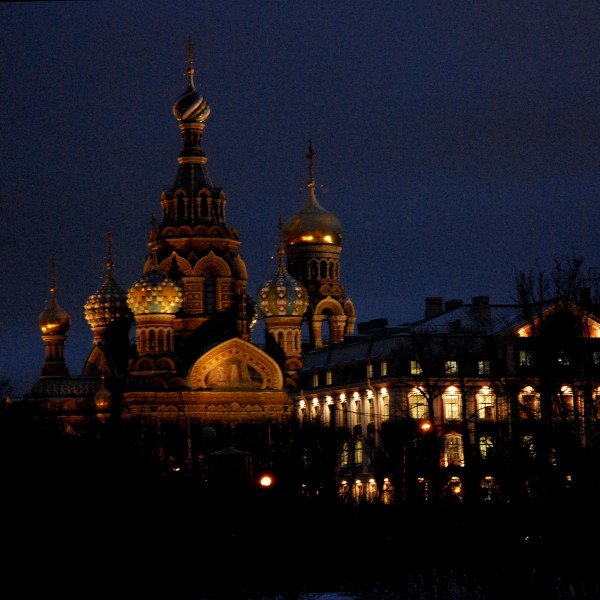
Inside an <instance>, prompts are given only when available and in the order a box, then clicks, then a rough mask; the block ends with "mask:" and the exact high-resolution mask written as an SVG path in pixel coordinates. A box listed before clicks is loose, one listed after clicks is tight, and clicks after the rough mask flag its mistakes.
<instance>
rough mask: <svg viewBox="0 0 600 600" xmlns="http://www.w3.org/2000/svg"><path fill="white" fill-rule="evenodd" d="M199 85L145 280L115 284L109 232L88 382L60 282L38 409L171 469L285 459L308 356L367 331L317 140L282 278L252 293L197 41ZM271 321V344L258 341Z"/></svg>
mask: <svg viewBox="0 0 600 600" xmlns="http://www.w3.org/2000/svg"><path fill="white" fill-rule="evenodd" d="M186 78H187V87H186V89H185V90H184V91H183V93H182V94H181V95H180V96H179V97H178V98H177V99H176V100H175V102H174V105H173V109H172V112H173V116H174V119H175V121H176V122H177V124H178V127H179V130H180V133H181V140H182V147H181V151H180V152H179V156H178V157H177V163H178V165H179V167H178V170H177V173H176V174H175V178H174V182H173V185H172V187H171V188H170V189H168V190H166V191H164V192H163V193H162V195H161V197H160V215H161V216H160V218H159V219H153V223H152V229H151V231H150V232H149V237H148V254H147V257H146V260H145V263H144V264H143V265H140V277H139V279H138V280H137V281H135V282H134V283H133V284H132V285H131V286H130V287H129V288H128V289H123V288H122V287H121V284H120V283H119V282H117V281H116V280H115V277H114V275H113V258H112V245H111V239H110V234H109V236H108V248H107V257H106V266H105V276H104V280H103V281H102V284H101V286H100V287H99V289H98V290H96V291H94V292H93V293H91V294H90V295H89V298H88V300H87V302H86V304H85V307H84V310H85V317H86V320H87V322H88V324H89V326H90V328H91V331H92V334H93V347H92V348H91V350H90V353H89V356H88V358H87V360H86V362H85V366H84V368H83V372H82V374H81V375H72V374H71V373H70V372H69V369H68V365H67V364H66V362H65V358H64V347H65V343H67V341H66V340H67V332H68V329H69V325H70V316H69V314H68V312H67V311H66V310H65V309H64V308H63V307H61V305H60V304H59V298H58V296H59V294H58V290H57V289H56V285H55V275H54V274H53V275H52V277H51V279H52V282H51V286H50V298H49V300H48V301H47V305H46V308H45V309H44V310H43V312H42V313H41V314H40V316H39V329H40V332H41V336H42V341H43V345H44V349H45V360H44V364H43V367H42V370H41V376H40V378H39V380H38V381H37V382H36V383H35V384H34V385H33V386H32V388H31V389H30V390H29V392H28V393H27V394H26V396H25V401H26V402H27V403H28V404H29V405H30V406H35V407H36V409H35V411H34V412H35V415H36V419H39V420H41V421H45V422H46V423H53V424H54V426H56V427H57V428H58V429H59V430H60V431H63V432H65V433H66V434H73V435H85V434H86V430H87V429H89V428H90V427H93V429H94V430H96V429H97V428H98V427H99V426H100V427H101V426H102V425H103V424H104V425H106V424H107V423H109V422H111V421H114V420H115V419H116V420H118V421H119V422H120V423H122V424H125V426H126V427H127V428H128V429H129V430H130V431H133V432H135V433H134V434H133V435H134V436H137V438H139V440H142V439H143V440H144V441H143V445H144V451H147V452H148V453H150V454H151V455H153V456H155V458H156V460H157V461H158V462H160V463H161V464H162V465H163V467H164V469H166V470H169V471H180V470H183V469H187V470H191V469H193V468H194V466H195V462H196V461H197V459H198V456H201V455H203V454H204V453H206V452H207V451H208V450H210V451H218V450H225V449H231V450H232V451H233V450H234V448H243V449H244V451H245V450H248V451H249V452H250V453H251V454H252V455H253V458H254V459H255V460H257V461H258V462H259V463H260V464H272V462H273V460H272V448H273V445H274V444H275V443H276V442H277V440H276V439H275V437H276V436H277V435H278V432H280V433H281V432H283V431H286V430H287V428H288V427H289V426H290V422H291V419H292V415H293V402H294V397H293V394H294V392H295V391H297V381H298V377H299V373H300V370H301V368H302V356H303V354H304V353H305V352H306V351H308V350H310V349H313V348H319V347H321V346H322V345H323V344H324V343H330V342H331V343H332V342H341V341H342V340H343V339H344V337H345V336H347V335H349V334H351V333H352V332H353V329H354V326H355V313H354V306H353V304H352V301H351V300H350V299H349V298H348V297H347V296H346V294H345V290H344V287H343V285H342V284H341V282H340V252H341V240H342V227H341V224H340V222H339V220H338V219H337V218H336V217H335V216H334V215H333V214H331V213H330V212H329V211H327V210H326V209H325V208H323V207H322V206H321V204H320V203H319V201H318V199H317V196H316V192H315V180H314V177H313V172H312V170H313V158H314V150H313V148H312V144H310V145H309V149H308V153H307V163H308V185H307V193H306V200H305V202H304V204H303V205H302V206H301V207H299V210H298V212H297V213H295V214H292V215H291V216H290V218H289V219H288V220H287V221H286V222H285V223H281V224H280V227H279V232H278V234H279V257H278V266H277V270H276V272H275V273H273V277H272V279H270V280H268V281H266V282H265V283H264V284H263V285H262V286H261V287H260V289H259V290H258V291H255V290H248V289H247V281H248V274H247V270H246V264H245V263H244V259H243V257H242V255H241V254H240V252H239V246H240V233H239V232H238V230H237V229H235V228H234V227H231V226H230V225H229V224H228V223H227V220H226V205H227V196H226V193H225V191H224V189H223V188H221V187H219V186H216V185H214V184H213V182H212V179H211V177H210V174H209V171H208V168H207V162H208V157H207V156H206V154H205V152H204V150H203V148H202V136H203V133H204V128H205V126H206V124H207V122H208V118H209V116H210V112H211V111H210V106H209V104H208V101H207V100H206V99H205V98H204V97H203V96H202V94H201V93H200V92H199V91H198V89H197V87H196V83H195V81H194V66H193V58H192V54H191V46H190V49H189V51H188V68H187V73H186ZM53 271H54V267H53ZM259 318H262V319H264V324H265V338H266V339H265V340H264V344H262V345H258V344H255V343H252V341H251V335H252V329H253V326H254V325H255V324H256V322H257V319H259ZM133 333H134V336H135V344H133V343H132V340H133V335H132V334H133ZM281 435H284V434H283V433H281ZM139 443H140V444H141V443H142V442H141V441H140V442H139Z"/></svg>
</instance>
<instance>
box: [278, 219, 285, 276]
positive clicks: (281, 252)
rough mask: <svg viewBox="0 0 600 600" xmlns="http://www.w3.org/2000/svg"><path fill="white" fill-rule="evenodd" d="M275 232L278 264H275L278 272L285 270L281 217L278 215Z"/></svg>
mask: <svg viewBox="0 0 600 600" xmlns="http://www.w3.org/2000/svg"><path fill="white" fill-rule="evenodd" d="M277 232H278V236H279V241H278V245H277V254H278V260H279V263H278V266H277V272H278V273H284V272H285V271H286V268H285V258H284V257H285V240H284V237H283V219H282V218H281V217H279V219H278V221H277Z"/></svg>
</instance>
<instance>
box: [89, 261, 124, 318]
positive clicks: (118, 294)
mask: <svg viewBox="0 0 600 600" xmlns="http://www.w3.org/2000/svg"><path fill="white" fill-rule="evenodd" d="M112 267H113V262H112V260H111V259H110V258H109V259H108V261H107V262H106V275H105V277H104V281H103V282H102V285H101V286H100V289H98V290H97V291H96V292H94V293H93V294H91V295H90V297H89V298H88V300H87V302H86V303H85V306H84V311H85V318H86V320H87V322H88V323H89V324H90V327H101V326H108V325H111V324H112V323H116V322H118V321H122V322H125V321H128V320H129V319H130V318H131V311H130V310H129V307H128V306H127V294H126V293H125V292H124V291H123V290H122V289H121V287H120V286H119V284H118V283H117V282H116V281H115V279H114V277H113V275H112Z"/></svg>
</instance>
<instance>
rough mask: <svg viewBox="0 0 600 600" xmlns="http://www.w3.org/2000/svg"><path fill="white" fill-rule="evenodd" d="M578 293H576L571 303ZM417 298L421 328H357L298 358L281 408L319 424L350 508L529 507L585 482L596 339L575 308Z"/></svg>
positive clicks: (594, 433) (382, 324)
mask: <svg viewBox="0 0 600 600" xmlns="http://www.w3.org/2000/svg"><path fill="white" fill-rule="evenodd" d="M585 297H586V295H585V294H584V295H583V298H585ZM523 315H524V310H523V307H522V306H517V305H494V304H491V303H490V301H489V298H488V297H486V296H479V297H475V298H473V299H472V302H471V303H469V304H465V303H463V302H462V301H457V300H451V301H447V302H444V301H443V299H441V298H428V299H426V306H425V316H424V319H422V320H420V321H418V322H416V323H411V324H406V325H402V326H399V327H390V326H388V324H387V321H386V320H385V319H377V320H374V321H371V322H369V323H360V324H359V328H358V334H357V335H356V336H354V337H352V338H346V340H345V341H344V342H343V343H341V344H332V345H330V346H329V347H327V348H323V349H320V350H315V351H312V352H309V353H307V355H306V356H305V357H304V362H303V369H302V371H301V375H300V387H301V391H300V392H299V393H298V394H297V395H296V402H295V412H296V415H297V417H298V419H299V421H300V422H305V423H311V422H312V423H319V424H320V425H321V426H322V427H328V428H331V430H332V431H334V432H335V439H336V444H337V445H336V452H337V456H336V460H335V465H336V474H337V476H336V482H335V483H336V485H337V488H338V492H339V493H340V494H341V495H342V496H346V497H348V498H349V499H351V500H354V501H356V500H360V499H367V500H374V499H378V500H382V501H384V502H392V501H394V500H396V501H400V502H406V501H416V502H421V501H427V500H432V499H434V498H436V497H437V498H446V499H450V500H453V501H454V500H463V498H464V497H466V495H470V497H471V498H472V497H477V498H479V499H483V500H502V499H505V500H510V499H513V498H514V497H516V496H517V495H521V496H523V497H526V498H535V497H536V496H537V495H541V494H543V493H546V491H547V490H546V489H545V488H546V487H548V486H550V487H552V489H556V490H563V491H564V490H565V489H568V488H570V487H572V486H574V485H575V484H576V481H578V482H581V485H584V484H586V485H587V484H590V485H591V481H590V480H591V479H593V474H591V473H589V472H585V470H584V469H583V468H582V465H584V464H585V463H586V461H585V460H584V459H583V457H584V456H592V455H594V453H595V452H596V451H597V450H596V449H597V448H598V445H599V443H600V438H599V433H600V430H599V429H598V423H597V417H598V409H599V407H600V335H599V328H598V321H597V320H596V317H595V316H594V311H592V307H591V306H590V305H589V303H586V302H585V301H583V302H581V303H572V302H569V303H564V302H563V303H561V302H559V301H555V302H547V303H545V305H544V306H543V308H542V309H540V311H539V313H538V314H536V315H535V316H530V319H529V320H527V319H525V317H524V316H523Z"/></svg>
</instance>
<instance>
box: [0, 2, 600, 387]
mask: <svg viewBox="0 0 600 600" xmlns="http://www.w3.org/2000/svg"><path fill="white" fill-rule="evenodd" d="M0 23H1V25H0V52H1V61H0V90H2V100H1V101H0V123H1V132H0V144H1V155H0V158H1V160H0V193H1V204H0V207H1V215H2V237H1V238H0V258H1V260H2V267H3V269H2V272H3V276H2V288H1V289H2V295H1V298H2V300H1V302H2V322H1V329H0V377H10V378H11V379H12V382H13V387H14V389H15V392H16V393H17V394H18V393H22V392H23V391H25V390H26V389H27V388H28V387H29V386H30V385H31V384H32V383H33V382H34V381H35V380H36V379H37V377H38V376H39V372H40V369H41V366H42V363H43V354H44V352H43V345H42V342H41V338H40V334H39V330H38V328H37V318H38V315H39V313H40V312H41V311H42V310H43V308H44V303H45V300H46V298H47V297H48V287H49V270H50V269H49V265H50V261H51V257H52V256H55V257H56V261H57V283H58V289H59V291H58V294H59V296H58V297H59V302H60V303H61V305H62V306H63V307H64V308H65V309H66V310H67V311H69V313H70V314H71V317H72V320H73V323H72V326H71V329H70V332H69V337H68V339H67V346H66V358H67V363H68V366H69V368H70V370H71V373H72V374H79V373H80V372H81V369H82V367H83V363H84V360H85V358H86V356H87V354H88V352H89V350H90V349H91V343H92V335H91V332H90V330H89V327H88V325H87V323H86V321H85V319H84V316H83V305H84V303H85V301H86V299H87V297H88V296H89V294H91V293H92V292H93V291H95V290H96V289H97V288H98V287H99V286H100V283H101V280H102V275H103V264H104V260H105V252H106V235H107V233H108V232H109V231H111V232H112V233H113V236H114V246H113V250H114V260H115V263H116V266H115V275H116V278H117V280H118V281H119V283H120V284H121V286H122V287H123V288H124V289H127V288H128V287H129V286H130V285H131V284H132V283H133V282H134V281H135V280H136V279H137V278H138V277H139V276H140V275H141V273H142V265H143V261H144V257H145V254H146V251H147V246H146V243H147V236H148V231H149V229H150V220H151V217H152V214H156V215H158V214H159V213H160V193H161V191H162V190H163V189H164V188H167V187H169V186H170V185H171V184H172V183H173V181H174V179H175V174H176V171H177V162H176V160H177V155H178V153H179V150H180V147H181V143H180V137H179V131H178V128H177V123H176V121H175V119H174V118H173V116H172V114H171V107H172V104H173V102H174V100H175V99H176V97H177V96H178V95H179V94H180V93H181V92H182V91H183V90H184V88H185V84H186V80H185V68H186V63H185V57H186V50H185V48H186V41H187V39H188V37H190V36H191V37H192V38H193V40H194V44H195V50H194V54H195V65H196V69H197V75H196V83H197V87H198V88H199V89H200V91H201V93H203V95H204V96H205V97H206V98H207V100H208V102H209V104H210V106H211V108H212V114H211V116H210V118H209V120H208V122H207V126H206V130H205V135H204V143H203V147H204V150H205V152H206V153H207V155H208V159H209V162H208V167H209V171H210V173H211V176H212V179H213V183H214V184H215V185H219V186H222V187H223V188H224V190H225V193H226V194H227V197H228V207H227V221H228V224H229V225H230V226H233V227H236V228H237V229H239V231H240V236H241V240H242V245H241V248H240V250H241V253H242V256H243V258H244V259H245V261H246V264H247V266H248V272H249V282H248V291H249V292H250V293H251V294H253V295H254V294H255V292H256V290H257V289H258V287H259V285H260V284H261V283H262V282H263V281H264V280H265V279H267V278H268V277H270V276H271V275H272V274H273V272H274V268H275V264H274V262H273V261H272V260H271V256H272V255H273V252H274V248H275V245H276V238H277V229H276V226H277V221H278V219H279V217H282V218H284V219H285V218H287V217H289V216H290V215H291V214H292V213H294V212H295V211H297V210H298V209H299V208H300V206H301V204H302V202H303V200H304V197H305V189H306V188H305V186H306V179H307V166H306V159H305V155H306V150H307V145H308V140H309V139H312V141H313V144H314V147H315V151H316V157H315V166H314V172H315V178H316V180H317V184H318V186H319V188H318V198H319V200H320V202H321V204H322V205H323V206H324V207H325V208H327V209H328V210H330V211H332V212H333V213H334V214H336V215H337V216H338V217H339V219H340V221H341V222H342V225H343V227H344V237H343V251H342V269H341V275H342V282H343V283H344V284H345V286H346V291H347V294H348V295H349V296H350V297H351V298H352V299H353V301H354V303H355V306H356V309H357V315H358V320H359V321H366V320H369V319H372V318H377V317H387V318H388V320H389V322H390V324H397V323H400V322H404V321H407V320H415V319H418V318H420V317H421V316H422V314H423V307H424V298H425V297H426V296H442V297H444V298H445V299H451V298H462V299H463V300H465V301H470V299H471V297H472V296H476V295H489V296H490V298H491V301H492V302H510V301H511V300H512V299H513V297H514V292H513V290H514V279H515V276H516V274H517V273H518V272H521V271H526V270H529V269H530V268H532V267H535V266H536V265H538V266H540V267H541V268H542V269H549V268H550V267H551V265H552V262H553V260H554V258H556V257H564V256H572V255H577V256H582V257H583V258H584V260H585V264H586V266H589V267H595V266H600V241H599V239H598V237H599V236H598V229H599V224H600V218H599V216H600V207H599V204H598V198H599V192H600V150H599V141H600V102H599V100H600V4H599V3H598V2H597V1H595V2H583V1H578V2H563V1H560V2H552V1H549V0H547V1H544V2H535V1H532V0H528V1H526V2H523V1H522V0H519V1H517V2H499V1H493V2H440V3H436V2H432V1H427V2H424V1H421V2H412V1H410V2H400V1H398V0H396V1H393V2H382V1H377V0H374V1H370V2H364V1H361V2H357V1H354V0H346V1H345V2H334V1H330V2H307V1H305V0H294V2H291V1H290V2H287V1H281V2H270V1H261V2H258V1H256V2H250V1H245V2H242V1H234V0H233V1H232V0H228V1H227V2H224V1H222V0H219V1H214V2H213V1H203V2H177V1H169V2H149V1H144V2H39V3H38V2H22V3H10V2H9V3H2V4H0ZM321 186H322V187H321ZM254 341H256V342H261V343H262V341H263V340H262V334H261V335H260V336H258V339H257V337H255V338H254Z"/></svg>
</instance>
